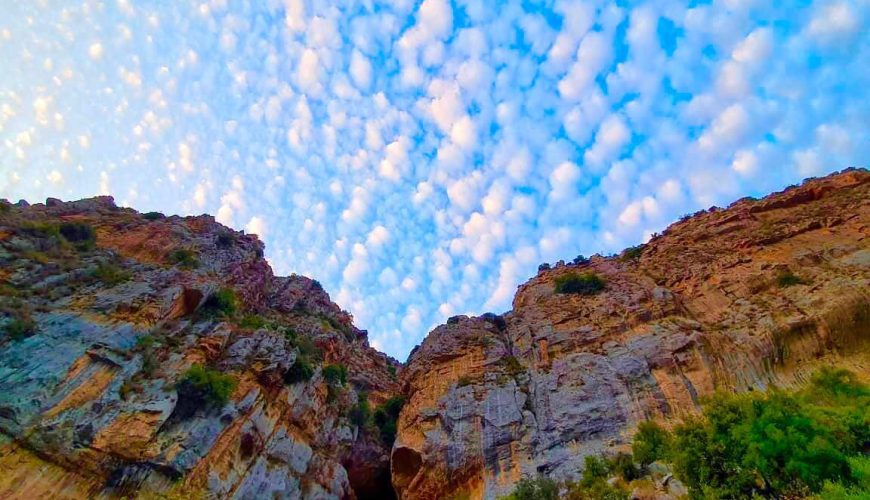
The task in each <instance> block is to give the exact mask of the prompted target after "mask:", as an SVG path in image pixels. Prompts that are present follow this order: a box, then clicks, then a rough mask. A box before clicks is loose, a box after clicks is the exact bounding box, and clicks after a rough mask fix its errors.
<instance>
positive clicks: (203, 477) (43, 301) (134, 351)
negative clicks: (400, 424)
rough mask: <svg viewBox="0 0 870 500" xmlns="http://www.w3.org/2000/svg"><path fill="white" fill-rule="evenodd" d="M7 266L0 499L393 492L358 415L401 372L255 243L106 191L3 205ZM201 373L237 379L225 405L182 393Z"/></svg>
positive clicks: (0, 235) (2, 286) (1, 320)
mask: <svg viewBox="0 0 870 500" xmlns="http://www.w3.org/2000/svg"><path fill="white" fill-rule="evenodd" d="M0 262H2V265H0V431H2V434H3V435H5V436H4V437H3V440H2V441H0V470H2V471H3V473H0V497H3V498H25V497H26V498H36V497H51V496H55V497H66V498H70V497H71V498H86V497H93V496H95V495H98V494H105V495H133V494H136V493H137V492H138V493H139V494H146V495H147V494H152V493H153V494H161V495H164V494H165V495H173V494H178V495H180V496H183V497H190V496H198V495H203V496H210V497H220V498H272V497H275V498H298V497H300V496H302V497H305V498H352V497H354V496H356V497H362V498H365V497H376V498H385V497H389V496H391V495H392V491H391V488H390V484H389V449H388V447H387V446H386V445H385V444H384V443H383V442H382V441H381V439H380V437H379V436H378V435H376V433H375V432H372V431H371V430H370V429H366V428H362V429H361V428H359V427H357V425H355V424H354V423H353V422H352V421H351V419H350V418H349V414H350V413H351V411H352V410H353V408H354V407H355V405H357V404H358V397H359V395H360V394H363V399H366V398H367V399H368V400H369V401H370V403H371V404H372V405H375V404H378V403H379V402H381V401H383V400H385V399H386V398H388V397H389V396H391V395H393V394H395V393H396V392H397V390H398V383H397V380H396V378H395V370H396V366H397V363H396V362H395V361H393V360H391V359H388V358H387V357H386V356H385V355H383V354H381V353H378V352H376V351H375V350H373V349H371V348H370V347H369V346H368V342H367V339H366V335H365V332H362V331H360V330H358V329H357V328H356V327H354V326H353V324H352V322H351V317H350V315H348V314H347V313H345V312H344V311H342V310H340V309H339V308H338V306H336V305H335V304H334V303H333V302H331V301H330V299H329V296H328V295H327V294H326V292H324V290H323V289H322V288H321V287H320V285H319V284H318V283H317V282H315V281H313V280H310V279H307V278H304V277H301V276H291V277H276V276H274V275H273V274H272V271H271V269H270V267H269V265H268V264H267V263H266V261H265V260H264V259H263V245H262V243H261V242H260V241H259V240H257V238H256V237H255V236H250V235H244V234H239V233H235V232H232V231H230V230H229V229H227V228H225V227H223V226H221V225H220V224H217V223H216V222H215V221H214V219H213V218H211V217H209V216H201V217H185V218H181V217H168V218H165V217H162V216H161V215H160V214H146V215H144V216H143V215H142V214H139V213H137V212H135V211H133V210H129V209H120V208H118V207H116V206H115V205H114V203H113V202H112V200H111V198H107V197H103V198H94V199H89V200H82V201H79V202H71V203H63V202H60V201H58V200H52V199H49V200H48V201H47V202H46V204H44V205H43V204H39V205H33V206H27V205H26V204H25V203H19V204H17V205H10V204H8V203H5V202H0ZM233 296H234V297H235V299H233ZM233 306H234V307H235V309H236V310H237V311H236V312H235V314H231V313H232V311H231V310H230V309H232V307H233ZM2 332H5V335H4V334H3V333H2ZM302 358H305V360H306V362H307V363H308V364H309V365H310V367H311V368H312V369H311V371H310V372H309V373H307V374H303V375H302V376H299V377H296V378H289V377H288V375H287V374H288V372H291V371H292V370H293V369H294V367H295V368H296V369H297V371H299V370H298V369H299V368H300V366H301V359H302ZM309 358H310V359H309ZM195 364H199V365H202V366H206V367H209V369H211V370H214V371H215V372H220V373H222V374H224V375H228V376H229V377H230V379H231V380H232V382H233V383H232V391H231V393H230V394H229V397H228V398H227V400H226V401H225V402H224V401H220V402H219V404H214V403H210V404H206V403H208V400H203V399H202V397H201V394H200V395H197V393H196V391H194V392H193V393H191V391H187V392H185V391H184V390H182V387H183V385H181V384H179V380H180V379H182V377H183V374H184V373H186V371H187V370H188V369H189V368H190V367H191V366H193V365H195ZM329 364H334V365H336V366H338V365H344V366H345V367H346V368H347V381H346V382H345V383H342V382H341V381H340V380H338V381H335V380H333V382H329V381H327V380H325V379H324V370H323V368H322V367H323V366H326V365H329ZM302 371H303V372H304V370H302Z"/></svg>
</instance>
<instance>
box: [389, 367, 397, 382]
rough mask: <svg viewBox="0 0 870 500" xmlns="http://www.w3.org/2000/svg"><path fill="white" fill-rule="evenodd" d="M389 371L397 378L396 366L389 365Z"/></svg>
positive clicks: (392, 376)
mask: <svg viewBox="0 0 870 500" xmlns="http://www.w3.org/2000/svg"><path fill="white" fill-rule="evenodd" d="M387 373H389V374H390V378H392V379H393V380H396V367H395V366H393V365H389V364H388V365H387Z"/></svg>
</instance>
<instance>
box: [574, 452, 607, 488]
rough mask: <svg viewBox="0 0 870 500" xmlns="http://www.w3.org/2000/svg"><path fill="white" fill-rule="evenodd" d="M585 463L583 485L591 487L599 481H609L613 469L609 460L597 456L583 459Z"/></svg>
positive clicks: (588, 456)
mask: <svg viewBox="0 0 870 500" xmlns="http://www.w3.org/2000/svg"><path fill="white" fill-rule="evenodd" d="M583 463H584V467H583V476H582V479H581V483H582V484H584V485H591V484H592V483H594V482H595V481H598V480H599V479H607V476H608V475H609V474H610V470H611V468H612V467H611V463H610V462H609V461H608V460H607V459H605V458H603V457H598V456H595V455H587V456H586V457H585V458H584V459H583Z"/></svg>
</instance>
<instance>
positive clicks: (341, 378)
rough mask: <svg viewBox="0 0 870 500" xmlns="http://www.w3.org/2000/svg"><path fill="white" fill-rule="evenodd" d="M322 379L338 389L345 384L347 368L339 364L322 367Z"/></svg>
mask: <svg viewBox="0 0 870 500" xmlns="http://www.w3.org/2000/svg"><path fill="white" fill-rule="evenodd" d="M323 379H324V380H326V383H328V384H329V385H331V386H335V387H340V386H344V385H346V384H347V367H346V366H344V365H341V364H335V365H326V366H324V367H323Z"/></svg>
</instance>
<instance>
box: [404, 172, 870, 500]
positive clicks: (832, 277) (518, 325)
mask: <svg viewBox="0 0 870 500" xmlns="http://www.w3.org/2000/svg"><path fill="white" fill-rule="evenodd" d="M590 275H594V276H597V277H599V278H601V279H602V280H603V281H604V289H603V290H601V291H600V292H597V293H594V292H595V290H594V288H595V286H594V284H593V286H592V290H591V292H593V293H590V294H588V295H584V294H572V293H557V292H556V285H557V283H559V282H563V281H564V280H566V279H567V278H569V277H571V276H574V277H575V278H576V277H580V278H581V279H582V277H584V276H586V277H587V283H588V281H589V279H588V276H590ZM593 281H594V279H593ZM868 285H870V172H868V171H867V170H863V169H852V170H847V171H844V172H842V173H840V174H835V175H831V176H829V177H826V178H823V179H814V180H808V181H806V182H805V183H804V184H803V185H801V186H796V187H792V188H790V189H787V190H785V191H783V192H781V193H776V194H773V195H770V196H768V197H766V198H764V199H763V200H753V199H743V200H740V201H737V202H735V203H734V204H732V205H731V206H729V207H728V208H727V209H715V208H714V209H710V210H708V211H702V212H699V213H697V214H695V215H694V216H693V217H687V218H685V219H684V220H682V221H680V222H678V223H675V224H673V225H672V226H671V227H669V228H668V229H667V230H666V231H665V232H664V234H662V235H659V236H656V237H654V238H653V239H652V240H651V241H650V242H649V243H648V244H646V245H645V246H643V247H639V248H635V249H629V250H628V251H626V252H624V253H623V254H622V255H621V256H613V257H600V256H595V257H593V258H592V259H590V260H588V261H587V260H585V259H577V261H576V263H571V264H564V263H561V262H560V263H558V264H557V265H556V266H555V267H553V268H550V266H542V268H541V270H540V272H539V273H538V275H537V276H535V277H534V278H532V279H531V280H529V281H528V282H527V283H525V284H524V285H522V286H520V288H519V290H518V291H517V293H516V296H515V298H514V302H513V310H512V311H511V312H509V313H507V314H506V315H504V316H496V315H484V316H482V317H477V318H468V317H464V316H460V317H454V318H451V319H450V320H449V321H448V322H447V324H446V325H442V326H439V327H437V328H436V329H435V330H433V331H432V332H431V333H430V334H429V336H428V337H427V338H426V339H425V340H424V342H423V344H422V345H421V346H420V347H418V348H417V349H416V350H415V351H414V352H412V354H411V356H410V358H409V360H408V362H407V364H406V367H405V369H404V370H403V372H402V376H401V381H402V384H403V391H404V392H405V394H406V395H407V397H408V403H407V404H406V405H405V407H404V409H403V411H402V414H401V417H400V419H399V429H398V438H397V441H396V443H395V445H394V447H393V452H392V471H393V484H394V486H395V488H396V491H397V492H398V493H399V496H400V497H401V498H409V499H435V498H451V497H453V496H456V497H468V496H470V497H471V498H494V497H496V496H498V495H502V494H506V493H508V492H510V490H511V489H512V487H513V485H514V483H515V482H516V481H517V480H519V479H520V478H521V477H527V476H532V475H535V474H537V473H543V474H546V475H548V476H551V477H554V478H572V477H574V478H576V476H577V475H578V472H579V471H580V470H581V469H582V463H583V458H584V457H585V456H586V455H589V454H594V453H602V452H604V453H607V452H608V451H612V450H618V449H620V447H625V443H626V442H627V439H628V438H629V437H630V433H631V431H632V429H633V427H634V426H635V425H636V424H637V423H638V422H639V421H642V420H644V419H647V418H668V417H675V416H680V415H684V414H687V413H692V412H695V411H697V409H698V399H699V397H701V396H704V395H706V394H710V393H711V392H712V391H714V390H716V389H724V390H734V391H743V390H750V389H754V388H764V387H766V386H768V385H770V384H777V385H790V384H796V383H800V382H801V381H802V380H804V379H805V378H806V376H807V375H808V374H809V373H810V372H811V371H812V370H813V369H814V368H815V367H817V366H818V365H819V364H822V363H833V362H836V363H837V364H839V365H841V366H847V367H850V368H851V369H853V370H855V371H857V372H858V373H861V374H864V375H865V376H866V375H868V374H870V355H868V350H870V342H868V340H870V291H868V290H870V286H868Z"/></svg>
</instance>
